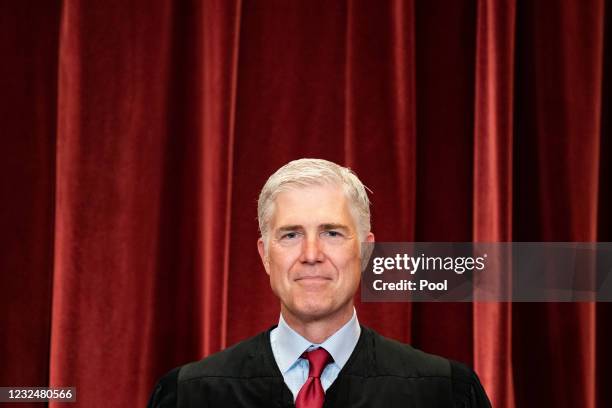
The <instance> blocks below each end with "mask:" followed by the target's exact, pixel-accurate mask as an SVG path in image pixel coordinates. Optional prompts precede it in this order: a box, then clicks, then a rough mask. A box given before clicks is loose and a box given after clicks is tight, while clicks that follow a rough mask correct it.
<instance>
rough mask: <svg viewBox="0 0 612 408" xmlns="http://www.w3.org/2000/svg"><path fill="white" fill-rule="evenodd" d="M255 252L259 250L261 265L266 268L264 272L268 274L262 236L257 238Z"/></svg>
mask: <svg viewBox="0 0 612 408" xmlns="http://www.w3.org/2000/svg"><path fill="white" fill-rule="evenodd" d="M257 252H259V257H260V258H261V263H263V266H264V268H265V269H266V273H267V274H268V275H270V264H269V262H268V257H267V256H266V248H265V246H264V241H263V238H259V239H258V240H257Z"/></svg>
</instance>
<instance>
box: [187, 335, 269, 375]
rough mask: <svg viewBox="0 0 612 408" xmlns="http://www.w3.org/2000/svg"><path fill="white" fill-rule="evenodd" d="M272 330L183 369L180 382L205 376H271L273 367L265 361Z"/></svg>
mask: <svg viewBox="0 0 612 408" xmlns="http://www.w3.org/2000/svg"><path fill="white" fill-rule="evenodd" d="M269 344H270V340H269V331H265V332H262V333H260V334H258V335H256V336H254V337H251V338H249V339H247V340H243V341H241V342H239V343H236V344H235V345H233V346H231V347H228V348H226V349H225V350H223V351H220V352H218V353H215V354H211V355H210V356H208V357H206V358H204V359H202V360H200V361H195V362H192V363H189V364H186V365H184V366H182V367H181V369H180V373H179V377H178V380H179V381H190V380H192V379H197V378H202V377H233V378H253V377H259V376H269V375H271V372H270V371H273V369H274V366H271V365H270V364H269V361H268V359H267V358H266V356H267V354H268V348H269V347H270V345H269Z"/></svg>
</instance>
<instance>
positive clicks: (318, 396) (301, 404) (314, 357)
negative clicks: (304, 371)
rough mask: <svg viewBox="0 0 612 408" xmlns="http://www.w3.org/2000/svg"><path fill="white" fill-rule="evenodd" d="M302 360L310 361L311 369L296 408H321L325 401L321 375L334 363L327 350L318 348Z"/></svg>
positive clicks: (303, 356) (303, 355) (306, 354)
mask: <svg viewBox="0 0 612 408" xmlns="http://www.w3.org/2000/svg"><path fill="white" fill-rule="evenodd" d="M302 358H305V359H306V360H308V363H309V364H310V368H309V370H308V379H307V380H306V382H305V383H304V385H303V386H302V388H300V392H298V395H297V398H296V399H295V406H296V408H321V407H322V406H323V402H324V401H325V393H324V392H323V386H322V385H321V378H320V377H321V373H322V372H323V369H324V368H325V366H326V365H327V364H329V363H331V362H332V361H333V359H332V357H331V356H330V355H329V353H328V352H327V350H325V349H324V348H318V349H316V350H313V351H309V352H305V353H304V354H302Z"/></svg>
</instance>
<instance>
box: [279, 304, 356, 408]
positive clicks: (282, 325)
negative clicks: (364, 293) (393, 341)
mask: <svg viewBox="0 0 612 408" xmlns="http://www.w3.org/2000/svg"><path fill="white" fill-rule="evenodd" d="M360 334H361V327H360V326H359V322H358V321H357V313H356V312H355V309H353V317H351V319H350V320H349V321H348V322H347V323H346V324H345V325H344V326H342V327H341V328H340V329H339V330H338V331H337V332H335V333H334V334H332V335H331V336H330V337H328V338H327V340H325V341H324V342H323V343H321V344H314V343H311V342H310V341H308V340H306V339H305V338H304V337H302V336H301V335H299V334H298V333H297V332H296V331H295V330H293V329H292V328H291V327H289V325H288V324H287V323H286V322H285V319H283V315H282V314H281V316H280V319H279V321H278V326H277V327H276V328H274V329H273V330H272V331H271V332H270V343H271V346H272V353H273V354H274V359H275V360H276V364H277V365H278V368H279V369H280V372H281V373H282V374H283V378H284V380H285V384H287V387H289V389H290V390H291V392H292V393H293V400H294V401H295V399H296V397H297V395H298V392H299V391H300V388H302V385H304V383H305V382H306V380H307V379H308V365H309V364H308V360H306V359H304V358H301V355H302V353H304V352H305V351H312V350H315V349H318V348H319V347H323V348H324V349H325V350H327V351H328V352H329V354H330V355H331V356H332V358H333V359H334V361H333V362H332V363H329V364H328V365H327V366H326V367H325V369H323V373H322V374H321V385H322V386H323V390H324V391H327V389H328V388H329V387H330V385H332V383H333V382H334V381H335V380H336V378H337V377H338V373H339V372H340V370H342V367H344V365H345V364H346V362H347V361H348V359H349V357H350V356H351V353H352V352H353V350H354V349H355V346H356V345H357V341H358V340H359V335H360Z"/></svg>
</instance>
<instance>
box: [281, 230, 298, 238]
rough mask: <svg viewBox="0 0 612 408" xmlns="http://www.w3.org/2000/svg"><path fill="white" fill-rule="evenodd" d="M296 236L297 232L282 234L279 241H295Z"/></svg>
mask: <svg viewBox="0 0 612 408" xmlns="http://www.w3.org/2000/svg"><path fill="white" fill-rule="evenodd" d="M297 236H298V234H297V232H288V233H286V234H284V235H283V236H281V239H295V238H297Z"/></svg>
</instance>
